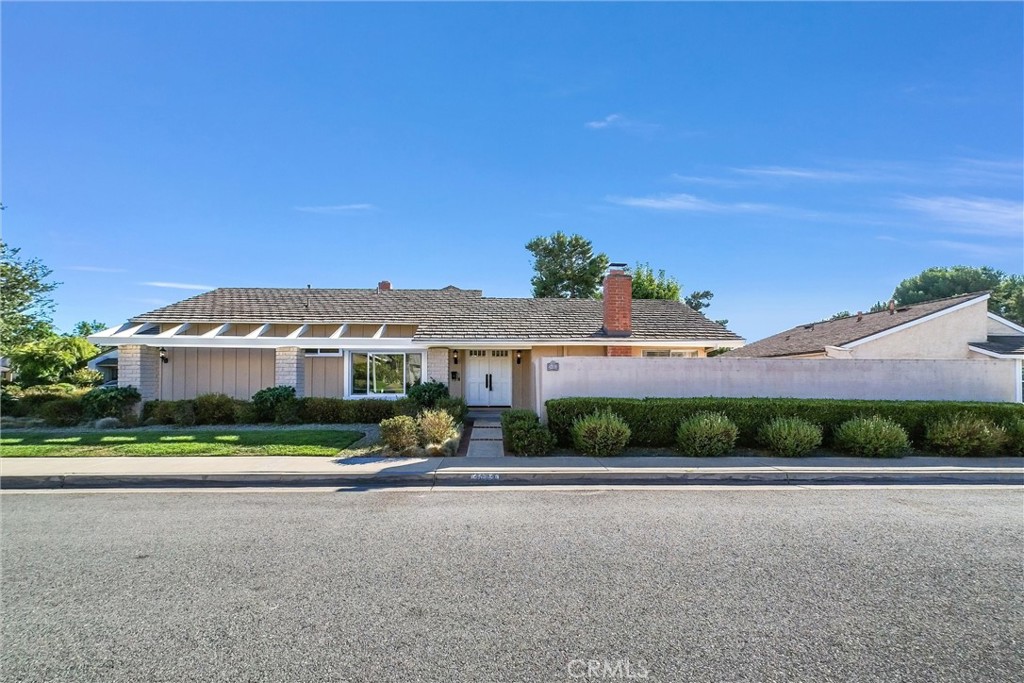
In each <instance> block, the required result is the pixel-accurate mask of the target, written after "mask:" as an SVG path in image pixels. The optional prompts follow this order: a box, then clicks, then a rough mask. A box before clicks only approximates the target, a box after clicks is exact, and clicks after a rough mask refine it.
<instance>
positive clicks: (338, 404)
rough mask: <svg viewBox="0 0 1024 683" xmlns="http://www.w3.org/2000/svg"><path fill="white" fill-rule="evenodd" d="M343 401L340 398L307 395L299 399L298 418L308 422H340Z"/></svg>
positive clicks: (343, 416)
mask: <svg viewBox="0 0 1024 683" xmlns="http://www.w3.org/2000/svg"><path fill="white" fill-rule="evenodd" d="M344 418H345V401H343V400H342V399H340V398H321V397H317V396H308V397H306V398H302V399H299V419H300V420H302V421H303V422H307V423H310V424H341V423H342V421H343V420H344Z"/></svg>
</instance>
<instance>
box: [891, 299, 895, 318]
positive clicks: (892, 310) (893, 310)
mask: <svg viewBox="0 0 1024 683" xmlns="http://www.w3.org/2000/svg"><path fill="white" fill-rule="evenodd" d="M894 313H896V299H889V315H893V314H894Z"/></svg>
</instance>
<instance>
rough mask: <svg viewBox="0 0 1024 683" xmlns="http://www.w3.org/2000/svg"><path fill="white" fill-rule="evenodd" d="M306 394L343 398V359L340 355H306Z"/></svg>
mask: <svg viewBox="0 0 1024 683" xmlns="http://www.w3.org/2000/svg"><path fill="white" fill-rule="evenodd" d="M305 395H306V396H316V397H319V398H343V397H344V395H345V359H344V358H342V357H341V356H326V357H324V358H316V357H312V356H306V393H305Z"/></svg>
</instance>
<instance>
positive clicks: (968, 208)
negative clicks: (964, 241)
mask: <svg viewBox="0 0 1024 683" xmlns="http://www.w3.org/2000/svg"><path fill="white" fill-rule="evenodd" d="M895 203H896V205H897V206H899V207H900V208H903V209H907V210H910V211H913V212H915V213H919V214H921V215H923V216H925V217H926V218H928V219H930V220H932V221H934V222H937V223H941V224H944V225H945V226H946V227H947V228H949V229H952V230H954V231H956V232H961V233H966V234H974V235H990V236H993V237H1019V236H1020V235H1021V231H1022V230H1024V204H1022V203H1021V202H1017V201H1009V200H1005V199H992V198H987V197H913V196H907V197H902V198H900V199H898V200H896V202H895Z"/></svg>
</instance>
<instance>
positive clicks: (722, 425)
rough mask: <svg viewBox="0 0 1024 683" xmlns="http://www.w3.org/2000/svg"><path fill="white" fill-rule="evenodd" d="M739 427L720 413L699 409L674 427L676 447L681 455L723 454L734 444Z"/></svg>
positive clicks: (707, 455)
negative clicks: (699, 410)
mask: <svg viewBox="0 0 1024 683" xmlns="http://www.w3.org/2000/svg"><path fill="white" fill-rule="evenodd" d="M739 433H740V432H739V429H737V428H736V425H735V424H733V422H732V420H730V419H729V418H728V417H726V416H725V415H723V414H722V413H712V412H708V411H701V412H699V413H697V414H695V415H694V416H693V417H688V418H686V419H685V420H683V421H682V422H680V423H679V427H678V428H676V448H677V449H679V451H680V452H681V453H682V454H683V455H695V456H698V457H712V456H716V455H725V454H726V453H728V452H729V451H731V450H732V449H733V448H734V447H735V446H736V439H737V437H738V436H739Z"/></svg>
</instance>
